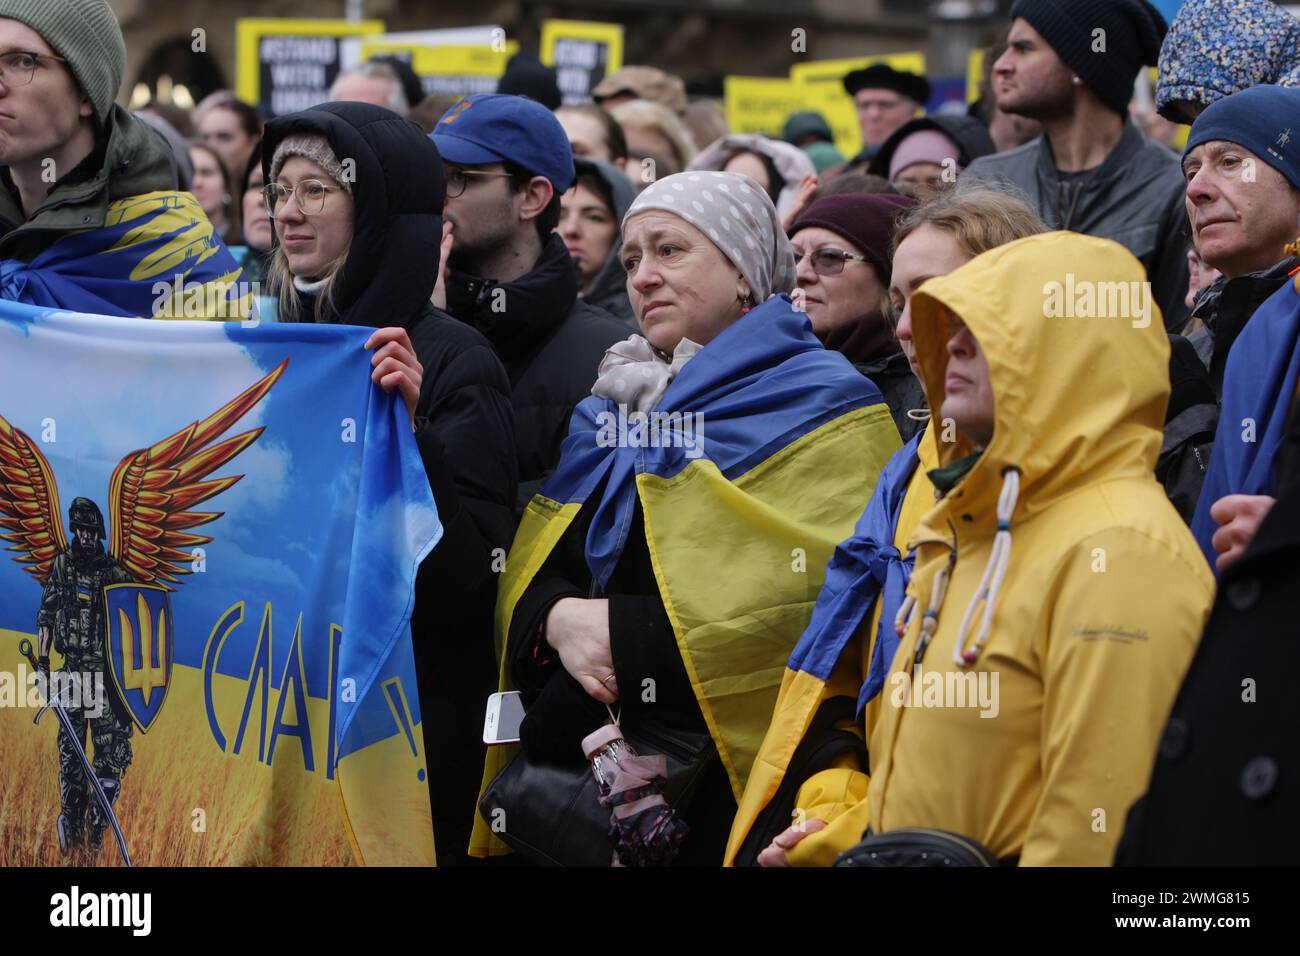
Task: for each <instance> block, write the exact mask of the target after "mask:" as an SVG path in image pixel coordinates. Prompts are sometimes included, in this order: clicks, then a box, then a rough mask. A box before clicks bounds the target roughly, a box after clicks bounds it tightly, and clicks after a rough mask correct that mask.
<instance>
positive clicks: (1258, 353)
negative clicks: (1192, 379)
mask: <svg viewBox="0 0 1300 956" xmlns="http://www.w3.org/2000/svg"><path fill="white" fill-rule="evenodd" d="M1298 385H1300V276H1298V277H1296V279H1295V281H1292V282H1287V283H1284V284H1283V286H1282V288H1281V289H1279V290H1278V291H1277V292H1275V293H1274V294H1273V295H1272V296H1271V297H1269V298H1268V299H1267V300H1265V302H1264V304H1263V305H1261V306H1260V307H1259V308H1258V309H1257V310H1256V311H1255V314H1254V315H1253V316H1251V317H1250V321H1249V322H1247V323H1246V327H1245V328H1244V329H1242V331H1241V334H1240V335H1239V336H1237V339H1236V341H1235V342H1233V343H1232V351H1231V352H1230V353H1229V355H1228V367H1227V371H1226V372H1225V374H1224V380H1223V406H1222V412H1221V413H1220V415H1219V426H1218V429H1217V431H1216V432H1215V435H1214V451H1213V453H1212V454H1211V456H1210V467H1209V469H1208V470H1207V471H1206V473H1205V482H1204V484H1203V485H1202V486H1201V496H1200V498H1199V499H1198V500H1197V503H1196V515H1195V516H1194V517H1193V519H1192V533H1193V534H1194V535H1195V536H1196V543H1197V544H1199V545H1200V546H1201V551H1203V552H1204V554H1205V557H1206V559H1207V560H1208V561H1209V562H1210V567H1211V568H1213V567H1214V562H1215V559H1216V557H1217V552H1216V551H1215V550H1214V546H1213V544H1212V543H1211V541H1212V540H1213V538H1214V532H1215V531H1216V530H1217V529H1218V525H1217V524H1216V523H1215V521H1214V519H1213V518H1211V517H1210V508H1211V507H1212V506H1213V505H1214V503H1215V502H1216V501H1218V500H1219V499H1220V498H1222V497H1223V496H1224V495H1271V494H1272V493H1273V491H1274V489H1275V488H1276V485H1277V454H1278V450H1279V449H1280V448H1281V446H1282V439H1283V438H1284V437H1285V434H1286V423H1287V416H1288V415H1289V414H1290V411H1291V408H1292V406H1293V405H1294V404H1295V401H1296V391H1297V386H1298Z"/></svg>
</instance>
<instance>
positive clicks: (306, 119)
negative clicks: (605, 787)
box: [262, 103, 518, 865]
mask: <svg viewBox="0 0 1300 956" xmlns="http://www.w3.org/2000/svg"><path fill="white" fill-rule="evenodd" d="M296 133H317V134H320V135H322V136H324V137H325V138H326V140H328V141H329V144H330V147H331V149H332V150H333V151H334V155H335V156H336V157H338V159H339V161H340V162H343V163H346V162H347V161H348V160H352V161H353V163H354V164H355V179H354V180H353V181H352V183H351V186H352V197H353V203H354V231H353V237H352V244H351V247H350V250H349V252H348V257H347V259H346V261H345V262H344V264H343V266H342V271H341V272H340V274H339V276H338V278H337V279H336V283H335V293H334V305H335V310H334V311H331V312H329V313H328V314H327V316H326V318H327V320H328V321H332V322H339V323H344V324H348V325H363V326H373V327H375V328H383V327H389V326H401V327H403V328H405V329H406V331H407V334H408V335H409V336H410V339H411V344H412V345H413V346H414V348H415V353H416V357H417V358H418V359H419V361H420V364H421V365H422V366H423V369H424V372H423V381H422V385H421V387H420V397H419V401H418V402H417V404H416V408H415V425H416V440H417V443H418V445H419V449H420V455H421V457H422V458H423V460H424V468H425V472H426V473H427V474H428V476H429V485H430V487H431V488H432V490H433V497H434V501H435V503H436V504H437V507H438V517H439V519H440V520H441V521H442V524H443V538H442V540H441V541H440V542H439V543H438V545H437V547H435V548H434V550H433V552H432V553H431V554H430V555H429V556H428V557H427V558H426V559H425V561H424V563H423V564H422V565H421V566H420V571H419V575H418V577H417V579H416V595H415V611H414V614H413V616H412V619H411V633H412V637H413V640H414V645H415V665H416V674H417V678H418V681H419V691H420V704H421V719H422V723H423V731H424V741H425V760H426V761H427V764H428V768H429V771H430V772H429V774H428V779H429V781H430V795H431V798H432V804H433V820H434V830H435V834H436V841H437V848H438V862H439V863H440V864H444V865H445V864H447V863H454V862H456V861H457V860H458V859H461V858H463V856H464V854H465V851H466V848H467V846H468V840H469V830H470V827H471V825H472V823H473V819H474V812H475V811H474V804H475V798H476V796H477V793H478V785H479V782H480V777H481V775H482V771H483V748H482V744H481V742H480V739H481V738H480V732H481V728H482V721H483V707H484V703H485V701H486V698H487V695H488V694H489V693H491V692H492V690H494V689H495V683H496V681H495V678H496V664H495V655H494V651H493V644H492V612H493V608H494V607H495V603H496V585H497V575H496V573H495V571H494V567H499V566H500V562H499V561H498V560H497V558H498V557H499V556H500V555H504V554H505V550H506V549H508V548H509V546H510V540H511V538H512V537H513V534H514V517H513V513H512V509H513V507H514V501H515V494H516V484H517V481H518V476H517V473H516V467H515V438H514V414H513V411H512V409H511V405H510V382H509V380H508V379H507V377H506V373H505V370H504V369H503V368H502V367H501V362H500V361H499V360H498V359H497V357H496V354H495V353H494V352H493V350H492V347H491V345H489V344H488V342H487V341H486V340H485V339H484V338H483V336H482V335H480V334H479V333H478V332H476V331H474V330H473V329H472V328H470V327H469V326H467V325H465V324H464V323H461V322H457V321H456V320H455V319H453V318H452V317H451V316H449V315H447V314H446V313H445V312H442V311H440V310H438V309H435V308H434V307H433V306H432V305H431V304H430V302H429V297H430V295H431V293H432V292H433V286H434V282H435V281H436V278H437V272H438V255H439V243H440V240H441V237H442V207H443V199H444V195H445V185H444V182H443V173H442V160H441V158H440V157H439V156H438V150H437V148H436V147H435V146H434V145H433V142H432V141H431V140H430V139H429V138H428V137H427V136H425V135H424V133H423V132H421V130H420V128H419V127H418V126H416V125H415V124H414V123H412V122H409V121H408V120H404V119H402V118H401V117H399V116H397V114H395V113H392V112H390V111H389V110H386V109H384V108H382V107H379V106H372V105H370V104H366V103H327V104H324V105H322V106H317V107H314V108H312V109H309V110H304V111H302V112H298V113H292V114H289V115H287V116H282V117H280V118H278V119H276V120H274V121H273V122H272V123H271V124H270V125H268V126H267V129H266V134H265V139H264V149H263V153H262V156H263V159H262V163H263V170H264V171H265V173H266V175H267V181H268V182H270V181H271V180H270V166H271V161H272V158H273V157H274V155H275V149H276V146H277V145H278V144H279V143H280V142H281V141H282V140H283V139H284V138H285V137H286V136H289V135H292V134H296ZM313 304H314V303H307V305H308V307H307V308H306V309H304V315H305V316H306V317H307V319H306V320H307V321H311V317H312V316H313V315H314V312H313V309H312V308H311V306H312V305H313ZM281 318H282V319H283V318H285V317H284V316H281ZM496 549H501V550H500V551H499V552H496V553H494V551H495V550H496Z"/></svg>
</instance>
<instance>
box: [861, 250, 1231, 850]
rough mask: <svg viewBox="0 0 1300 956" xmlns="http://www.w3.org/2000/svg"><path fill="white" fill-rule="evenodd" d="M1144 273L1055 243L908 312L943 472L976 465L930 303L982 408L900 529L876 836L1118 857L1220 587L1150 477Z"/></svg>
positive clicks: (1150, 361)
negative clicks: (958, 349)
mask: <svg viewBox="0 0 1300 956" xmlns="http://www.w3.org/2000/svg"><path fill="white" fill-rule="evenodd" d="M1145 280H1146V276H1145V273H1144V271H1143V269H1142V266H1141V265H1140V264H1139V263H1138V261H1137V260H1136V259H1134V258H1133V256H1132V255H1130V254H1129V253H1128V252H1127V251H1126V250H1124V249H1123V248H1122V247H1120V246H1119V245H1116V244H1115V243H1113V242H1109V241H1106V240H1101V239H1093V238H1088V237H1086V236H1081V235H1075V234H1071V233H1051V234H1047V235H1041V236H1036V237H1033V238H1030V239H1025V240H1022V241H1020V242H1015V243H1012V244H1010V245H1007V246H1002V247H1000V248H998V249H995V250H993V251H992V252H989V253H986V254H984V255H983V256H980V257H979V258H978V259H975V260H974V261H972V262H970V263H968V264H967V265H966V266H964V267H962V268H961V269H958V270H957V271H955V272H953V273H951V274H949V275H948V276H945V277H943V278H937V279H932V280H930V281H929V282H927V283H926V284H925V285H924V286H923V287H922V288H921V290H920V291H918V292H917V294H916V296H915V297H914V298H913V300H912V334H913V338H914V341H915V343H916V346H917V349H918V353H919V361H920V366H921V371H922V376H923V378H924V380H925V385H926V391H927V393H928V394H929V397H930V400H931V409H932V418H933V419H934V421H933V422H932V424H931V428H932V429H933V430H934V432H935V434H936V437H937V438H938V439H939V442H938V448H939V458H940V461H941V462H942V463H944V464H950V463H952V462H953V461H954V460H956V459H958V458H961V457H963V456H965V455H967V454H970V453H971V452H972V451H973V450H974V449H973V448H972V446H971V444H970V443H969V442H967V441H964V440H961V439H960V437H959V436H958V435H957V434H956V431H955V428H954V427H953V425H952V423H951V422H945V421H944V420H943V414H942V411H941V409H942V407H943V402H944V398H945V391H944V379H945V374H946V369H947V354H946V351H945V346H946V341H945V330H944V326H945V324H946V323H945V322H944V321H943V320H944V319H945V318H946V311H947V310H951V312H952V313H953V314H954V315H956V316H959V317H960V318H961V319H962V320H963V321H964V322H965V323H966V324H967V326H969V328H970V329H971V331H972V333H973V334H974V336H975V338H976V339H977V340H978V341H979V343H980V345H981V347H982V349H983V351H984V354H985V356H986V357H987V360H988V364H989V370H990V376H991V381H992V390H993V396H994V401H995V403H996V411H995V415H994V419H995V425H994V432H993V437H992V438H991V440H990V441H989V444H988V447H987V448H986V449H985V450H984V452H983V453H982V455H981V457H980V459H979V460H978V461H977V462H976V464H975V465H974V467H973V468H972V469H971V470H970V471H969V472H968V473H967V474H966V475H965V476H964V477H963V478H962V479H961V481H959V482H958V483H957V484H956V486H954V487H953V488H952V489H951V490H950V491H949V492H948V494H947V495H946V496H945V497H943V498H942V499H940V500H939V501H938V502H936V503H935V505H934V507H933V508H932V509H931V510H930V512H929V513H928V514H926V516H925V517H924V518H923V519H922V520H921V522H920V524H919V526H918V528H917V530H916V531H915V532H914V533H913V535H912V541H914V542H916V543H917V544H918V545H919V547H918V550H917V558H916V567H915V570H914V572H913V575H912V580H911V582H910V584H909V587H908V595H909V599H912V600H915V601H916V602H917V604H916V606H915V607H914V608H913V609H912V613H911V617H910V619H909V623H908V626H907V628H906V631H905V633H904V636H903V639H902V641H901V642H900V644H899V648H898V652H897V653H896V654H895V656H894V660H893V664H892V666H891V668H890V675H889V677H888V678H887V680H886V682H885V687H884V690H883V691H882V693H881V698H880V700H881V704H880V713H879V716H878V719H877V720H876V722H875V725H874V727H873V728H872V731H871V738H870V741H869V747H868V751H869V754H870V760H871V767H870V783H869V784H868V792H867V803H868V808H867V813H866V817H867V818H868V822H869V823H870V825H871V826H872V828H873V829H875V830H876V831H877V832H882V833H883V832H889V831H891V830H898V829H903V828H907V827H930V828H936V829H941V830H949V831H952V832H955V833H961V834H963V835H965V836H967V837H969V838H971V839H974V840H976V841H978V842H980V843H981V844H983V845H984V846H986V847H988V848H989V849H990V850H991V851H992V852H993V853H994V855H996V856H998V857H999V858H1010V857H1016V858H1018V859H1019V860H1020V862H1021V863H1022V864H1025V865H1034V866H1038V865H1049V864H1064V865H1085V864H1086V865H1104V864H1107V863H1109V862H1110V860H1111V859H1112V857H1113V855H1114V848H1115V843H1116V841H1117V840H1118V837H1119V832H1120V830H1121V829H1122V827H1123V821H1124V816H1125V814H1126V813H1127V812H1128V808H1129V807H1130V806H1131V805H1132V803H1133V801H1134V800H1135V799H1136V798H1137V796H1138V795H1139V794H1140V793H1141V791H1142V788H1143V786H1144V785H1145V783H1146V780H1147V778H1148V777H1149V775H1150V770H1151V762H1152V760H1153V758H1154V754H1155V749H1156V741H1157V739H1158V737H1159V734H1160V729H1161V727H1162V726H1163V724H1164V721H1165V720H1166V718H1167V716H1168V713H1169V707H1170V705H1171V703H1172V701H1173V698H1174V694H1175V693H1176V691H1177V689H1178V684H1179V682H1180V681H1181V679H1182V676H1183V673H1184V671H1185V669H1186V667H1187V662H1188V660H1189V659H1190V657H1191V654H1192V650H1193V649H1194V647H1195V644H1196V640H1197V638H1198V636H1199V635H1200V632H1201V628H1202V626H1203V624H1204V620H1205V615H1206V613H1207V612H1208V609H1209V605H1210V600H1211V598H1212V595H1213V590H1212V588H1213V585H1212V578H1211V575H1210V573H1209V568H1208V567H1207V566H1206V564H1205V561H1204V559H1203V558H1201V556H1200V553H1199V550H1198V549H1197V547H1196V543H1195V541H1194V540H1193V538H1192V536H1191V532H1190V531H1189V530H1188V529H1187V526H1186V525H1185V524H1184V523H1183V521H1182V520H1181V519H1180V518H1179V516H1178V513H1177V512H1176V511H1175V510H1174V508H1173V506H1172V505H1171V504H1170V503H1169V501H1168V500H1167V499H1166V498H1165V494H1164V489H1163V488H1162V487H1161V486H1160V484H1159V482H1157V481H1156V479H1155V475H1154V472H1153V469H1154V466H1155V462H1156V457H1157V454H1158V451H1159V448H1160V444H1161V425H1162V422H1163V420H1164V412H1165V406H1166V404H1167V401H1168V395H1169V373H1168V358H1169V346H1168V340H1167V338H1166V335H1165V332H1164V327H1163V322H1162V320H1161V317H1160V313H1159V311H1158V310H1157V309H1156V308H1155V306H1154V305H1151V304H1150V299H1149V297H1148V293H1147V291H1146V289H1147V287H1146V286H1145ZM1118 283H1123V285H1117V284H1118ZM1133 283H1136V285H1133ZM1121 293H1122V294H1121ZM1126 298H1127V300H1128V301H1124V300H1125V299H1126ZM945 439H948V440H947V441H945ZM1011 468H1014V469H1016V470H1018V471H1019V472H1020V479H1021V480H1020V483H1019V494H1018V495H1016V494H1014V492H1015V491H1016V482H1015V480H1014V479H1012V478H1010V477H1009V476H1008V477H1005V478H1004V472H1007V470H1008V469H1011ZM1004 482H1005V485H1006V487H1005V488H1004ZM1004 491H1005V492H1006V494H1005V496H1004V494H1003V492H1004ZM999 499H1001V500H999ZM999 507H1001V509H1002V510H1003V513H1004V517H1005V518H1006V524H1005V526H1004V528H1003V529H1002V530H1003V533H1002V534H999V533H998V530H999V529H998V515H997V512H998V510H999ZM1153 596H1155V597H1157V598H1158V600H1153ZM923 633H926V634H929V637H928V639H927V641H922V634H923ZM853 819H854V822H857V823H861V822H863V821H862V818H861V816H857V817H854V818H853Z"/></svg>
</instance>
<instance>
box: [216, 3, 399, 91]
mask: <svg viewBox="0 0 1300 956" xmlns="http://www.w3.org/2000/svg"><path fill="white" fill-rule="evenodd" d="M383 32H384V21H382V20H357V21H351V20H317V19H305V18H304V19H272V18H263V17H241V18H239V19H238V20H236V21H235V74H236V77H237V83H236V93H237V95H238V96H239V98H240V99H241V100H243V101H244V102H246V103H252V104H254V105H256V106H257V107H259V108H260V109H261V110H262V112H263V113H264V114H266V115H267V116H278V115H280V114H281V113H292V112H295V111H297V110H304V109H306V108H307V107H309V106H315V105H316V104H317V103H323V102H324V101H325V100H326V99H328V98H329V88H330V85H331V84H332V83H333V82H334V78H335V77H336V76H338V74H339V71H340V70H341V69H346V68H347V67H348V66H350V65H351V64H352V63H353V62H355V61H356V60H357V55H356V52H355V41H356V40H357V38H359V37H362V36H365V35H368V34H376V33H383ZM349 41H352V45H351V46H349Z"/></svg>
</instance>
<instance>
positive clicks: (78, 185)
mask: <svg viewBox="0 0 1300 956" xmlns="http://www.w3.org/2000/svg"><path fill="white" fill-rule="evenodd" d="M105 135H106V136H107V144H106V145H105V144H104V140H103V137H104V136H105ZM100 137H101V138H100V139H99V140H98V141H97V144H96V151H95V153H92V156H93V155H96V154H102V156H103V160H102V163H101V164H100V166H99V169H98V170H92V169H90V168H87V166H86V164H84V163H83V164H82V165H80V166H78V167H77V168H76V169H74V170H71V171H70V172H69V173H68V174H67V175H66V176H63V177H60V178H59V180H58V181H57V182H55V184H54V188H53V189H52V190H50V194H49V196H47V197H46V199H45V202H43V203H41V205H40V207H39V208H38V209H37V210H36V212H35V213H34V214H33V215H32V216H31V218H30V219H29V218H27V217H26V216H25V215H23V210H22V206H21V205H20V204H19V202H18V200H17V198H16V197H15V195H14V193H13V192H12V191H11V190H10V189H9V188H7V187H5V186H0V259H21V260H22V261H24V262H30V261H31V260H32V259H34V258H35V257H36V256H37V255H39V254H40V253H41V252H43V251H44V250H45V249H47V248H49V247H50V246H51V245H52V244H54V243H55V242H57V241H58V240H60V239H62V238H63V237H64V236H66V235H68V234H69V233H72V232H80V231H82V230H86V229H98V228H101V227H103V225H104V220H105V216H106V215H107V213H108V204H109V203H110V202H114V201H116V200H118V199H125V198H128V197H130V196H138V195H140V194H142V193H149V192H155V191H157V190H175V189H177V188H178V186H179V180H178V178H177V174H176V160H175V157H174V155H173V153H172V151H171V147H170V146H169V145H168V144H167V140H165V139H164V138H163V136H162V134H161V133H158V132H157V131H156V130H154V129H153V128H152V127H150V126H149V125H148V124H147V123H144V122H142V121H141V120H138V119H136V118H135V117H134V116H132V115H131V114H130V113H128V112H127V111H126V110H124V109H123V108H122V107H121V106H118V105H116V104H115V105H114V106H113V109H112V110H111V112H110V113H109V116H108V120H107V122H106V123H105V128H104V132H103V133H101V134H100Z"/></svg>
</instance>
